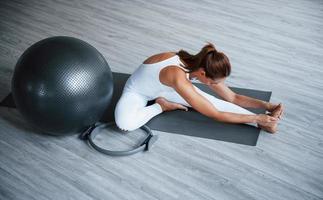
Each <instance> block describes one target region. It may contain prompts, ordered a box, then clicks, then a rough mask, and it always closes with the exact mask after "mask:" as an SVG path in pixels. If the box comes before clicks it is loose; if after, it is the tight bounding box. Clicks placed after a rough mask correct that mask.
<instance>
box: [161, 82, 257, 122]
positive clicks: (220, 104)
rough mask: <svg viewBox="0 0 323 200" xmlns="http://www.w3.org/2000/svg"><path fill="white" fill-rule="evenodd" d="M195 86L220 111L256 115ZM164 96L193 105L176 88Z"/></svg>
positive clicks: (183, 103) (173, 100)
mask: <svg viewBox="0 0 323 200" xmlns="http://www.w3.org/2000/svg"><path fill="white" fill-rule="evenodd" d="M194 88H195V89H196V91H197V92H198V93H199V94H201V95H202V96H204V97H205V98H206V99H208V100H209V101H210V102H211V103H212V104H213V105H214V107H215V108H216V109H218V110H219V111H222V112H232V113H238V114H248V115H256V114H255V113H253V112H250V111H249V110H247V109H245V108H243V107H240V106H238V105H236V104H233V103H230V102H228V101H224V100H222V99H218V98H216V97H215V96H213V95H210V94H208V93H206V92H204V91H202V90H200V89H199V88H198V87H196V86H195V85H194ZM162 96H163V97H165V98H166V99H167V100H168V101H172V102H175V103H180V104H182V105H184V106H188V107H192V106H191V105H189V104H188V103H187V102H186V100H185V99H184V98H183V97H182V96H181V95H179V94H178V93H177V92H176V91H175V90H174V91H171V92H165V93H163V94H162ZM246 124H250V125H254V126H256V125H257V124H256V123H246Z"/></svg>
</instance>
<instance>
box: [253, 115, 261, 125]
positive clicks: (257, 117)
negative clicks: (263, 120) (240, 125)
mask: <svg viewBox="0 0 323 200" xmlns="http://www.w3.org/2000/svg"><path fill="white" fill-rule="evenodd" d="M258 119H259V114H256V115H254V118H253V121H252V123H258Z"/></svg>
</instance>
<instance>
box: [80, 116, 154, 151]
mask: <svg viewBox="0 0 323 200" xmlns="http://www.w3.org/2000/svg"><path fill="white" fill-rule="evenodd" d="M114 125H116V123H115V122H114V121H113V122H108V123H101V124H100V123H95V124H93V125H91V126H89V127H88V128H87V129H86V130H85V131H84V132H82V133H81V134H80V139H82V140H87V141H88V142H89V145H90V146H92V147H93V148H94V149H95V150H97V151H99V152H101V153H104V154H107V155H110V156H128V155H132V154H135V153H138V152H141V151H149V150H150V149H151V147H152V145H153V144H154V143H155V142H156V141H157V139H158V136H157V135H153V134H152V132H151V129H150V128H149V127H148V126H146V125H143V126H142V127H140V129H142V130H144V132H145V133H146V135H147V136H146V138H145V139H144V140H143V141H142V142H140V143H138V144H137V145H136V146H135V147H134V148H132V149H130V150H125V151H112V150H109V149H103V148H101V147H99V146H98V145H96V144H95V143H94V138H95V137H96V136H97V135H98V134H99V133H100V130H102V129H104V128H107V127H111V126H114Z"/></svg>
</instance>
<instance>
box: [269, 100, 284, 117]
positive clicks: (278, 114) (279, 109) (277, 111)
mask: <svg viewBox="0 0 323 200" xmlns="http://www.w3.org/2000/svg"><path fill="white" fill-rule="evenodd" d="M283 111H284V108H283V104H281V103H280V104H278V106H276V107H275V109H274V110H273V111H271V114H270V116H273V117H277V118H279V119H281V116H282V114H283Z"/></svg>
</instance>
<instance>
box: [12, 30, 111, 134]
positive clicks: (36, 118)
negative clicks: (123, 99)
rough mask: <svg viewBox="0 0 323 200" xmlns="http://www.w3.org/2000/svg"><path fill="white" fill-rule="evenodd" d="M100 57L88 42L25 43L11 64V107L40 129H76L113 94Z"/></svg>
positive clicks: (92, 118)
mask: <svg viewBox="0 0 323 200" xmlns="http://www.w3.org/2000/svg"><path fill="white" fill-rule="evenodd" d="M112 78H113V77H112V73H111V70H110V67H109V65H108V63H107V62H106V60H105V59H104V57H103V56H102V55H101V54H100V52H99V51H98V50H96V49H95V48H94V47H93V46H91V45H90V44H88V43H86V42H84V41H82V40H80V39H76V38H73V37H65V36H57V37H51V38H47V39H44V40H41V41H39V42H37V43H35V44H33V45H32V46H31V47H29V48H28V49H27V50H26V51H25V52H24V53H23V54H22V55H21V57H20V58H19V59H18V62H17V64H16V66H15V70H14V74H13V78H12V82H11V87H12V88H11V89H12V95H13V99H14V101H15V104H16V107H17V109H18V110H19V111H20V113H21V114H22V115H23V117H24V118H25V119H26V121H28V122H29V123H30V124H31V125H33V126H34V127H36V128H38V129H39V130H42V131H43V132H45V133H49V134H54V135H62V134H70V133H76V132H79V131H81V130H84V129H85V128H86V127H88V126H89V125H92V124H94V123H95V122H97V121H98V120H100V118H101V117H102V116H103V113H104V111H105V110H106V108H107V107H108V106H109V104H110V101H111V98H112V93H113V79H112Z"/></svg>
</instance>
